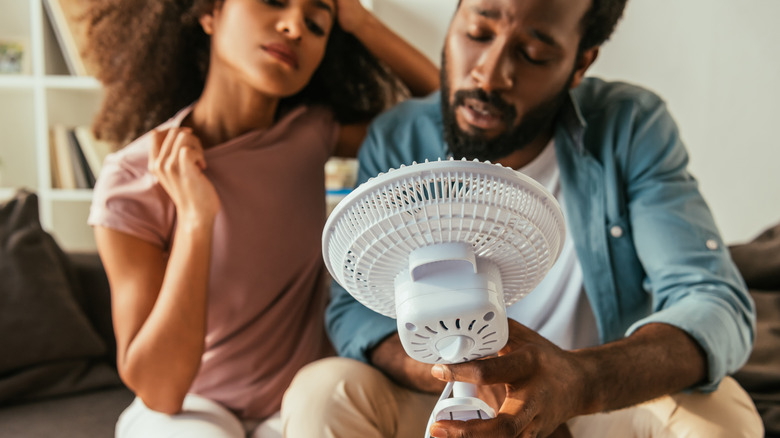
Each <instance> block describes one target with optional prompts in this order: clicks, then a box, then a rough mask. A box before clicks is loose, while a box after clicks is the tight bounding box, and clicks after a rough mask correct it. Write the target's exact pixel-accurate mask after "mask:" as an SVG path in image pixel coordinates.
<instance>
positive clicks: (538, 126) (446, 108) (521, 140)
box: [441, 59, 573, 161]
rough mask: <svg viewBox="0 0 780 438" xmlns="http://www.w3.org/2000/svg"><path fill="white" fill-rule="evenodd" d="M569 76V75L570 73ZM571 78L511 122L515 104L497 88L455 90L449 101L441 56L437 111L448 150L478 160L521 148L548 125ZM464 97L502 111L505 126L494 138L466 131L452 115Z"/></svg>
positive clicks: (559, 105) (448, 85)
mask: <svg viewBox="0 0 780 438" xmlns="http://www.w3.org/2000/svg"><path fill="white" fill-rule="evenodd" d="M572 76H573V75H572ZM570 84H571V78H570V79H569V80H568V81H566V85H565V86H564V87H563V88H562V89H561V91H560V92H558V93H557V94H556V95H555V96H554V97H553V98H551V99H550V100H548V101H545V102H542V103H541V104H540V105H538V106H537V107H536V108H532V109H531V110H530V111H528V113H527V114H526V115H525V116H524V117H523V118H522V119H521V120H520V123H519V124H517V125H516V126H513V125H514V123H515V119H516V118H517V111H516V110H515V108H514V107H513V106H512V105H510V104H509V103H508V102H506V101H505V100H504V99H502V98H501V96H500V94H499V93H497V92H491V93H490V94H488V93H487V92H485V91H484V90H482V89H480V88H476V89H473V90H458V91H456V92H455V95H454V96H453V99H452V103H450V99H449V95H450V84H449V81H448V80H447V68H446V59H442V69H441V111H442V117H443V121H444V140H445V141H446V142H447V145H448V146H449V148H450V152H452V156H453V158H456V159H460V158H466V159H468V160H473V159H475V158H476V159H477V160H480V161H488V160H489V161H496V160H498V159H500V158H503V157H506V156H508V155H510V154H511V153H512V152H515V151H517V150H520V149H522V148H523V147H525V146H527V145H528V144H529V143H531V142H532V141H534V140H535V139H536V138H537V137H538V136H539V135H540V134H541V133H542V131H543V130H545V129H548V128H550V127H551V126H552V123H553V121H554V120H555V118H556V117H557V115H558V111H559V110H560V108H561V106H562V105H563V102H564V101H565V99H566V97H567V96H568V93H569V85H570ZM466 99H478V100H481V101H482V102H485V103H486V104H488V105H492V106H494V107H495V108H496V109H497V110H499V111H500V112H501V114H502V115H503V122H504V126H507V129H506V130H505V131H503V132H502V133H500V134H499V135H498V136H496V137H495V138H492V139H490V138H487V136H486V135H484V134H483V133H481V132H479V130H478V129H476V128H475V130H476V131H477V132H476V133H475V134H469V133H467V132H465V131H463V130H462V129H461V128H460V126H459V125H458V121H457V119H456V117H455V111H456V109H457V108H458V107H459V106H461V105H464V102H465V100H466Z"/></svg>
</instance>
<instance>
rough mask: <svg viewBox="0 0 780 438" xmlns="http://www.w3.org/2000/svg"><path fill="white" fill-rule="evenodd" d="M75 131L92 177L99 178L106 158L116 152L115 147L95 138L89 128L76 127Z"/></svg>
mask: <svg viewBox="0 0 780 438" xmlns="http://www.w3.org/2000/svg"><path fill="white" fill-rule="evenodd" d="M73 129H74V131H75V133H76V140H78V143H79V146H81V152H82V153H83V154H84V157H85V158H86V159H87V165H88V166H89V169H90V170H91V171H92V175H93V176H94V177H95V178H97V177H98V175H100V171H101V170H102V169H103V161H105V159H106V156H108V154H110V153H111V152H113V151H114V150H113V146H112V145H111V143H109V142H107V141H103V140H98V139H97V138H95V135H94V134H93V133H92V129H90V127H89V126H76V127H75V128H73Z"/></svg>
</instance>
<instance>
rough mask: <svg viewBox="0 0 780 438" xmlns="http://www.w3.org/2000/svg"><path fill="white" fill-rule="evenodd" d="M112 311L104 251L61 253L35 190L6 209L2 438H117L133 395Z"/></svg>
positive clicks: (0, 276) (0, 314)
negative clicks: (119, 360) (119, 357)
mask: <svg viewBox="0 0 780 438" xmlns="http://www.w3.org/2000/svg"><path fill="white" fill-rule="evenodd" d="M110 306H111V304H110V294H109V287H108V280H107V278H106V274H105V271H104V270H103V266H102V264H101V262H100V258H99V257H98V255H97V254H95V253H89V254H79V253H72V254H66V253H64V252H63V251H62V250H60V248H59V247H58V245H57V243H56V242H55V241H54V239H53V238H52V237H51V236H50V235H49V234H48V233H46V232H45V231H43V230H42V229H41V226H40V223H39V221H38V200H37V197H36V195H35V194H34V193H31V192H26V191H21V192H19V193H18V194H17V195H16V196H15V197H14V198H13V199H12V200H10V201H8V202H7V203H5V204H2V205H0V351H2V353H0V438H11V437H13V438H17V437H19V438H39V437H40V438H50V437H55V436H56V437H65V438H68V437H74V438H75V437H79V438H98V437H111V436H113V435H114V424H115V423H116V420H117V418H118V416H119V414H120V413H121V412H122V410H124V408H125V407H127V405H129V404H130V402H131V401H132V399H133V394H132V392H130V390H129V389H127V388H126V387H125V386H124V385H122V382H121V381H120V379H119V376H118V374H117V371H116V362H115V357H116V343H115V340H114V334H113V329H112V323H111V309H110Z"/></svg>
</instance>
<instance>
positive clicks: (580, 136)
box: [558, 90, 588, 154]
mask: <svg viewBox="0 0 780 438" xmlns="http://www.w3.org/2000/svg"><path fill="white" fill-rule="evenodd" d="M558 126H559V128H560V129H563V132H564V133H565V134H566V136H567V137H568V138H569V140H570V141H571V142H572V144H573V145H574V147H575V149H576V150H577V152H579V153H580V154H582V153H583V152H584V151H585V142H584V138H585V128H586V127H587V126H588V124H587V122H586V121H585V118H584V117H583V116H582V111H581V110H580V106H579V104H578V103H577V98H576V96H575V94H574V92H573V90H570V91H569V95H568V98H567V99H566V100H565V101H564V103H563V106H562V107H561V112H560V113H559V116H558Z"/></svg>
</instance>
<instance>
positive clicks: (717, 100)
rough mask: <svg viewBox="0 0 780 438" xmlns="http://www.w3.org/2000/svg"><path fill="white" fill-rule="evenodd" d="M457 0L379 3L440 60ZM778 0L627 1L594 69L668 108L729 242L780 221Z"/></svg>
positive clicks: (377, 7)
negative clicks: (635, 86) (643, 89)
mask: <svg viewBox="0 0 780 438" xmlns="http://www.w3.org/2000/svg"><path fill="white" fill-rule="evenodd" d="M456 3H457V1H456V0H373V7H374V11H375V13H376V14H377V15H378V16H379V17H380V18H381V19H382V20H383V21H385V23H387V24H388V25H389V26H390V27H392V28H393V29H395V30H396V31H398V32H399V33H401V34H402V35H404V36H405V37H407V38H408V39H410V41H412V42H413V43H414V44H415V45H416V46H418V47H419V48H420V49H421V50H422V51H423V52H424V53H425V54H426V55H428V57H430V58H431V59H432V60H434V62H437V63H438V61H439V53H440V51H441V44H442V41H443V38H444V33H445V32H446V29H447V25H448V23H449V20H450V18H451V17H452V13H453V11H454V9H455V4H456ZM778 17H780V0H743V1H738V0H629V2H628V7H627V8H626V12H625V16H624V19H623V21H622V22H621V23H620V24H619V25H618V29H617V31H616V33H615V34H614V35H613V38H612V40H611V41H609V42H608V43H607V44H605V45H604V47H603V48H602V51H601V56H600V58H599V60H598V61H597V62H596V64H595V65H594V66H593V68H592V70H591V74H593V75H598V76H601V77H604V78H607V79H619V80H624V81H628V82H632V83H636V84H639V85H642V86H645V87H647V88H650V89H652V90H654V91H656V92H657V93H658V94H660V95H661V96H662V97H663V98H664V99H665V100H666V101H667V102H668V105H669V109H670V111H671V113H672V115H673V116H674V117H675V119H676V120H677V122H678V124H679V125H680V131H681V133H682V137H683V140H684V141H685V142H686V144H687V146H688V149H689V152H690V155H691V166H690V168H691V172H692V173H693V174H694V176H696V178H697V179H698V180H699V182H700V184H701V190H702V192H703V193H704V196H705V198H706V199H707V201H708V203H709V204H710V207H711V208H712V210H713V213H714V215H715V219H716V221H717V223H718V226H719V227H720V229H721V232H722V233H723V236H724V238H725V240H726V241H727V242H730V243H731V242H740V241H745V240H749V239H750V238H752V237H754V236H755V235H756V234H757V233H758V232H760V231H761V230H763V229H764V228H765V227H767V226H769V225H771V224H775V223H777V222H778V221H780V171H778V167H780V134H777V133H776V132H777V131H778V127H780V27H778V26H776V22H777V19H778Z"/></svg>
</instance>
